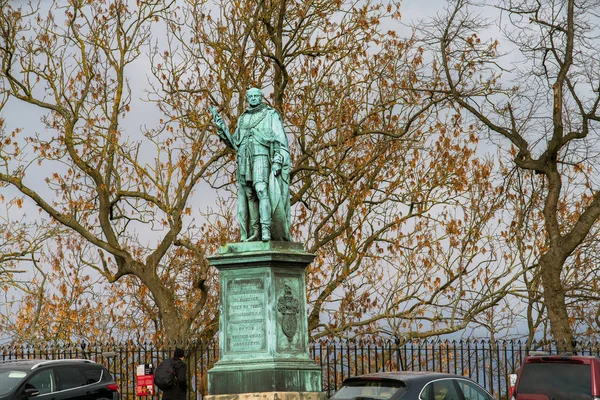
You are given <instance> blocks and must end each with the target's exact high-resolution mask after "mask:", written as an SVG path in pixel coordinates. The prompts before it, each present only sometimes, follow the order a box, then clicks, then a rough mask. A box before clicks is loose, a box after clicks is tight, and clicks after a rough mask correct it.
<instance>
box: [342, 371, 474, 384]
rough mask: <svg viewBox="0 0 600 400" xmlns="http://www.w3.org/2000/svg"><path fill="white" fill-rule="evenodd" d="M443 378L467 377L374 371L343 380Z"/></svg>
mask: <svg viewBox="0 0 600 400" xmlns="http://www.w3.org/2000/svg"><path fill="white" fill-rule="evenodd" d="M443 378H455V379H469V378H467V377H464V376H462V375H457V374H449V373H445V372H431V371H390V372H376V373H372V374H365V375H359V376H353V377H350V378H347V379H346V380H345V381H344V382H351V381H355V380H380V379H392V380H401V381H405V382H406V383H410V382H412V383H418V382H429V381H432V380H436V379H443Z"/></svg>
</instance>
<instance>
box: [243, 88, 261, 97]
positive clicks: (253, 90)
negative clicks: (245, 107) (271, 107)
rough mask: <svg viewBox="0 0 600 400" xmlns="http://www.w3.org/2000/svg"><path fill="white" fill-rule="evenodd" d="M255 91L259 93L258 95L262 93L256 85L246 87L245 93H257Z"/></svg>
mask: <svg viewBox="0 0 600 400" xmlns="http://www.w3.org/2000/svg"><path fill="white" fill-rule="evenodd" d="M257 92H258V93H260V95H261V96H262V94H263V92H262V90H260V89H259V88H257V87H253V88H250V89H248V90H247V91H246V95H249V94H252V93H257Z"/></svg>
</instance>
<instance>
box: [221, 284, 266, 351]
mask: <svg viewBox="0 0 600 400" xmlns="http://www.w3.org/2000/svg"><path fill="white" fill-rule="evenodd" d="M227 292H228V297H227V300H228V304H227V331H228V332H227V345H228V346H227V347H228V349H227V350H228V351H231V352H256V351H265V349H266V336H265V330H266V327H265V321H266V320H265V294H264V280H263V278H243V279H231V280H230V281H229V282H227Z"/></svg>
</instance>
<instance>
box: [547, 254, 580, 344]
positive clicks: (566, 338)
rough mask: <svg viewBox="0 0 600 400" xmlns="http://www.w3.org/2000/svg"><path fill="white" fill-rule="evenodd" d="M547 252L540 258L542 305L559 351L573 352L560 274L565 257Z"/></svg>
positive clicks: (571, 332) (571, 334)
mask: <svg viewBox="0 0 600 400" xmlns="http://www.w3.org/2000/svg"><path fill="white" fill-rule="evenodd" d="M557 253H558V252H557V251H555V250H552V249H551V250H549V251H548V252H546V253H544V254H543V255H542V256H541V257H540V268H541V276H542V288H543V289H544V300H545V301H544V304H545V305H546V308H547V310H548V319H549V320H550V332H552V336H553V337H554V340H556V343H557V346H558V348H559V349H560V350H565V351H569V352H571V351H573V331H572V330H571V325H570V324H569V314H568V313H567V305H566V303H565V292H564V286H563V284H562V282H561V272H562V268H563V265H564V263H565V260H566V257H564V256H563V255H560V254H557Z"/></svg>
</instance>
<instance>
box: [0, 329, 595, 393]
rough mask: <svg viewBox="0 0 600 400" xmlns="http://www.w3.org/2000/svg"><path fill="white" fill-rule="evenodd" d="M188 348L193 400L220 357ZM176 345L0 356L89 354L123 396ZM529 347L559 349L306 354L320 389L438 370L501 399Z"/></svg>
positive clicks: (358, 349)
mask: <svg viewBox="0 0 600 400" xmlns="http://www.w3.org/2000/svg"><path fill="white" fill-rule="evenodd" d="M177 346H179V347H184V348H185V349H186V351H187V354H188V356H187V363H188V366H189V367H188V371H189V376H190V383H191V385H190V393H189V398H190V399H191V400H195V399H200V398H201V397H202V396H203V394H205V393H206V372H207V370H208V369H210V368H211V367H212V366H213V364H214V363H215V362H216V361H217V360H218V357H219V351H218V346H217V345H216V343H214V342H209V343H188V344H179V345H177ZM175 347H176V345H175V344H172V345H156V344H154V343H141V344H138V343H131V342H128V343H108V344H93V343H91V344H90V343H65V344H49V345H43V346H39V345H35V346H34V345H4V346H0V360H1V359H14V358H42V359H51V358H54V359H56V358H87V359H91V360H94V361H96V362H99V363H101V364H104V365H105V366H106V367H107V368H108V370H109V371H110V372H111V374H113V375H114V377H115V378H116V380H117V381H118V383H119V385H120V387H121V394H122V396H123V399H134V398H135V397H136V396H135V374H136V367H137V366H138V365H140V364H153V365H156V364H157V363H158V362H159V361H161V360H163V359H164V358H166V357H169V355H170V354H172V353H171V351H172V350H173V349H174V348H175ZM576 348H577V353H578V354H582V355H595V356H600V343H595V342H590V343H585V344H578V346H577V347H576ZM530 350H544V351H547V352H549V353H550V354H559V353H561V352H563V350H562V349H561V348H557V346H556V345H552V344H548V343H544V344H541V343H534V344H532V345H530V346H527V345H526V344H525V343H524V342H521V341H518V340H500V341H490V340H459V341H454V340H453V341H448V340H421V341H412V342H408V343H402V344H401V343H399V342H398V341H396V340H387V341H379V342H363V341H342V342H340V341H320V342H313V343H311V344H310V351H309V353H310V356H311V358H312V359H313V360H315V362H317V363H318V364H319V365H320V366H321V369H322V371H323V391H325V392H326V393H327V394H328V395H331V394H333V393H334V392H335V391H336V390H337V389H338V388H339V387H340V385H341V383H342V381H343V380H344V379H345V378H347V377H349V376H355V375H361V374H368V373H372V372H382V371H401V370H411V371H438V372H450V373H454V374H459V375H464V376H467V377H469V378H471V379H473V380H475V381H477V382H478V383H479V384H481V385H482V386H483V387H485V388H486V389H487V390H488V391H489V392H490V393H492V394H493V395H494V396H495V397H497V398H499V399H508V394H507V393H508V383H507V382H508V380H509V375H510V374H512V373H516V372H517V370H518V368H519V366H520V364H521V361H522V360H523V358H524V357H525V356H526V355H527V354H528V353H529V351H530Z"/></svg>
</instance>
